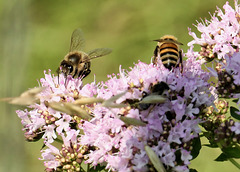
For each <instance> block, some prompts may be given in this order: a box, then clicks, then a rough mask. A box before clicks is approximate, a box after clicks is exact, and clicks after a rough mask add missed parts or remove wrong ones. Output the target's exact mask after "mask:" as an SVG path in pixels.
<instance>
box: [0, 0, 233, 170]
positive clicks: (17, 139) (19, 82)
mask: <svg viewBox="0 0 240 172" xmlns="http://www.w3.org/2000/svg"><path fill="white" fill-rule="evenodd" d="M224 3H225V1H224V0H168V1H167V0H148V1H144V0H142V1H140V0H121V1H116V0H115V1H114V0H105V1H103V0H88V1H83V0H65V1H64V0H56V1H48V0H41V1H37V0H22V1H18V0H9V1H3V0H0V61H1V63H0V70H1V73H0V77H1V78H0V83H1V84H0V97H11V96H17V95H19V94H20V93H21V92H23V91H24V90H26V89H28V88H32V87H35V86H38V80H39V79H40V78H42V77H43V76H44V74H43V71H44V70H48V69H51V70H52V73H54V72H55V71H56V69H57V67H58V65H59V63H60V61H61V60H62V59H63V57H64V56H65V54H67V52H68V50H69V45H70V36H71V34H72V31H73V30H74V29H75V28H78V27H80V28H82V30H83V31H84V34H85V38H86V51H88V50H91V49H94V48H101V47H108V48H112V49H113V52H112V53H111V54H110V55H108V56H104V57H102V58H99V59H95V60H93V61H92V68H91V69H92V73H91V74H90V75H89V76H88V77H87V78H86V79H85V82H86V83H87V82H92V81H93V80H94V74H96V77H95V79H96V81H97V82H99V81H105V80H107V75H108V74H112V73H118V71H119V65H122V68H125V69H128V68H129V67H130V66H132V65H133V63H137V61H138V60H141V61H143V62H146V63H149V62H150V58H151V56H152V55H153V50H154V48H155V46H156V42H153V41H151V40H153V39H157V38H160V37H161V36H163V35H165V34H172V35H175V36H176V37H178V39H179V41H180V42H182V43H183V44H184V46H182V48H183V50H184V52H186V50H187V43H188V42H189V41H191V40H192V38H191V37H190V36H189V35H188V29H187V28H188V27H191V28H193V30H196V29H195V28H194V26H193V25H192V24H193V23H194V24H196V20H198V21H200V18H203V19H204V18H207V19H209V18H210V16H209V14H208V12H211V13H213V12H214V11H215V10H216V6H219V7H221V8H222V6H223V4H224ZM230 4H233V1H232V0H231V1H230ZM19 108H21V109H23V107H16V106H9V105H8V104H6V103H0V117H1V120H0V136H1V139H0V150H1V156H0V171H1V172H2V171H4V172H5V171H8V172H32V171H34V172H38V171H39V172H41V171H44V166H43V162H41V161H39V160H38V158H39V157H40V148H41V146H42V144H41V143H27V142H25V141H24V136H23V132H22V131H21V129H22V126H21V124H20V120H19V118H18V117H17V115H16V113H15V110H16V109H19ZM218 154H219V152H218V150H213V149H211V150H210V149H209V148H206V147H203V149H202V151H201V153H200V156H199V157H198V158H197V159H196V160H194V161H193V162H192V165H191V167H193V168H196V169H198V170H199V171H200V172H206V171H207V172H208V171H209V172H210V171H211V172H215V171H218V172H224V171H231V172H234V171H236V170H237V169H236V168H235V167H233V166H232V165H231V164H230V163H229V162H225V163H217V162H214V161H213V160H214V159H215V158H216V157H217V156H218Z"/></svg>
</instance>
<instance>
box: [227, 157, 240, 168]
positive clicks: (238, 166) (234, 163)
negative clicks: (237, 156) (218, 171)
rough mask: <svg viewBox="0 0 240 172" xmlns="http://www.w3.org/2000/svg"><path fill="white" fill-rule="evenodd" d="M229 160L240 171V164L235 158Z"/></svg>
mask: <svg viewBox="0 0 240 172" xmlns="http://www.w3.org/2000/svg"><path fill="white" fill-rule="evenodd" d="M228 160H229V161H230V162H231V163H232V164H233V165H235V166H236V167H237V168H238V169H240V164H239V163H238V162H237V161H235V160H234V159H233V158H228Z"/></svg>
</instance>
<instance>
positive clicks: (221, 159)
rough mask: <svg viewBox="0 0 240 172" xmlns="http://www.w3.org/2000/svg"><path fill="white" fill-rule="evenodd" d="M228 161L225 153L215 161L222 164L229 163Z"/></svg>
mask: <svg viewBox="0 0 240 172" xmlns="http://www.w3.org/2000/svg"><path fill="white" fill-rule="evenodd" d="M227 160H228V157H227V155H226V154H224V153H221V155H219V156H218V157H217V158H216V159H215V160H214V161H219V162H222V161H227Z"/></svg>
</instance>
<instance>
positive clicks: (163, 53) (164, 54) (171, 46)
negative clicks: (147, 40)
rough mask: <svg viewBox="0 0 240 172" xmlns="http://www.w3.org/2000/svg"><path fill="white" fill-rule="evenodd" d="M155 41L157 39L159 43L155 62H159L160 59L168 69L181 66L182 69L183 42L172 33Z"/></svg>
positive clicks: (155, 51)
mask: <svg viewBox="0 0 240 172" xmlns="http://www.w3.org/2000/svg"><path fill="white" fill-rule="evenodd" d="M154 41H157V42H158V44H157V46H156V48H155V50H154V57H153V64H157V61H158V60H159V59H160V60H161V61H162V63H163V65H164V66H165V67H166V68H167V69H169V70H171V69H172V68H175V67H178V66H181V70H182V51H181V50H180V49H179V45H183V44H182V43H181V42H178V41H177V38H176V37H174V36H172V35H165V36H163V37H161V38H160V39H156V40H154Z"/></svg>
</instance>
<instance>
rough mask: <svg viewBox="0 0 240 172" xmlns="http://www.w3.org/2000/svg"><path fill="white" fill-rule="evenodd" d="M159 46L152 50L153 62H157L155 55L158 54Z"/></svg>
mask: <svg viewBox="0 0 240 172" xmlns="http://www.w3.org/2000/svg"><path fill="white" fill-rule="evenodd" d="M158 49H159V46H156V48H155V50H154V52H153V55H154V56H153V64H155V65H156V64H157V56H158V52H159V50H158Z"/></svg>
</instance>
